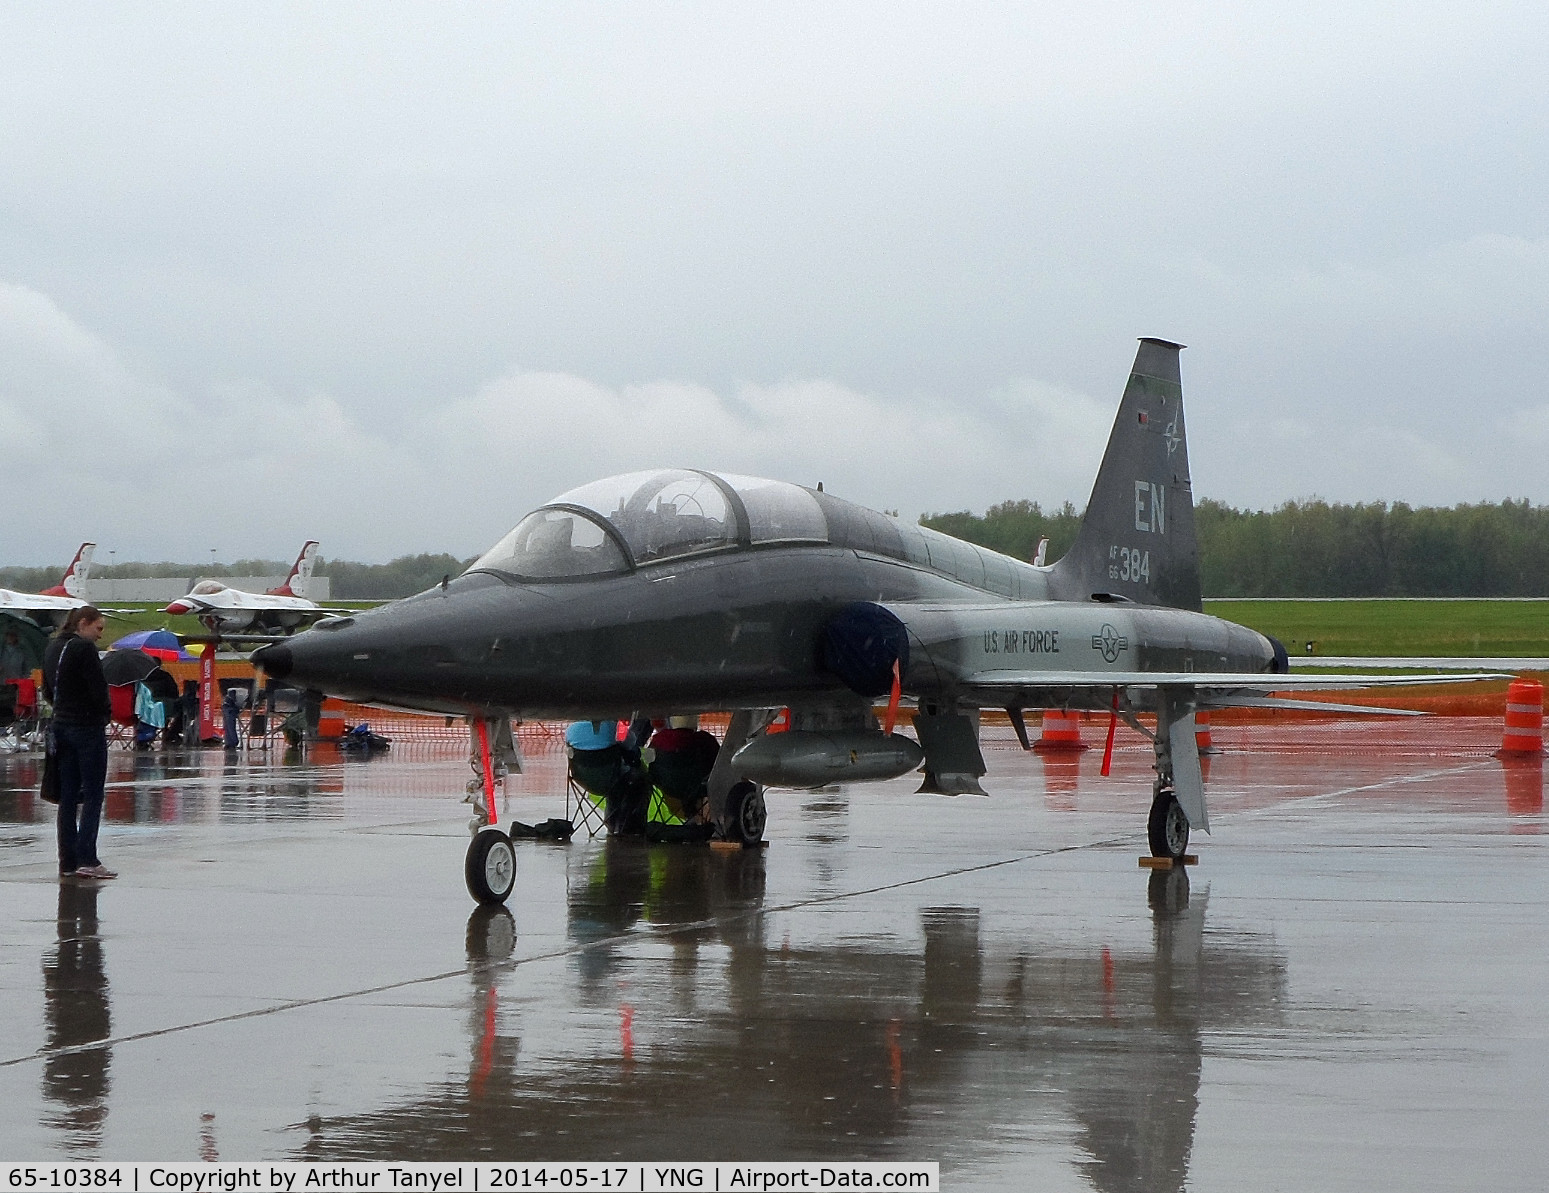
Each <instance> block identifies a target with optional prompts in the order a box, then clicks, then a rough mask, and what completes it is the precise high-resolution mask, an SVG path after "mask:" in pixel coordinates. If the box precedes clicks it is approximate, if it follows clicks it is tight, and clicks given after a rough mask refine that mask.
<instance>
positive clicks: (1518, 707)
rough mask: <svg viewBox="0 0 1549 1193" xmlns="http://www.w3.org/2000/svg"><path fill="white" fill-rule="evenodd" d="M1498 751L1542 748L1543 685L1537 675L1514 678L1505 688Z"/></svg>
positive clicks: (1537, 750)
mask: <svg viewBox="0 0 1549 1193" xmlns="http://www.w3.org/2000/svg"><path fill="white" fill-rule="evenodd" d="M1500 752H1501V753H1502V754H1542V753H1543V752H1544V685H1543V684H1541V683H1539V682H1538V681H1537V680H1536V679H1514V680H1512V681H1511V686H1510V687H1509V688H1507V689H1506V725H1505V727H1504V729H1503V730H1502V732H1501V751H1500Z"/></svg>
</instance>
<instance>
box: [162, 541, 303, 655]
mask: <svg viewBox="0 0 1549 1193" xmlns="http://www.w3.org/2000/svg"><path fill="white" fill-rule="evenodd" d="M316 559H317V542H316V541H315V540H312V541H308V543H307V544H306V546H304V547H302V548H301V554H300V555H298V556H296V562H295V563H294V564H292V565H291V569H290V575H288V576H286V577H285V582H284V583H283V584H281V585H280V586H279V587H278V588H271V589H269V590H268V591H267V592H244V591H243V590H242V589H240V588H231V587H228V586H227V585H225V584H222V583H221V582H220V581H219V580H201V581H200V582H199V583H198V584H195V585H194V586H193V588H191V589H190V590H189V591H188V593H187V594H186V595H185V596H181V597H179V598H178V599H177V600H175V601H173V602H172V603H171V604H170V605H168V606H167V607H166V609H165V612H167V613H174V614H183V613H192V614H193V615H194V616H195V617H197V618H199V620H200V621H202V622H204V624H205V625H206V626H207V627H208V628H209V629H210V631H211V632H212V633H216V634H222V635H225V636H227V637H231V636H233V635H235V636H239V637H256V636H262V635H269V634H289V633H292V632H294V631H295V630H296V629H297V628H298V627H300V626H302V625H307V624H310V623H311V622H314V621H316V620H317V619H318V618H320V617H326V616H327V615H328V612H329V611H328V610H327V609H324V608H323V607H322V606H321V605H319V604H318V603H317V602H316V601H312V600H308V599H307V596H306V593H307V589H308V588H309V586H310V584H311V581H312V565H313V564H314V562H315V561H316Z"/></svg>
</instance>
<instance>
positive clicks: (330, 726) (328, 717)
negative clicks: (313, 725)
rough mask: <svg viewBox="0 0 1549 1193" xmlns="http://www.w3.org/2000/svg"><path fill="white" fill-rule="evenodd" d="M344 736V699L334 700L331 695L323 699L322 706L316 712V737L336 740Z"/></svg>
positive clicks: (322, 739) (323, 739)
mask: <svg viewBox="0 0 1549 1193" xmlns="http://www.w3.org/2000/svg"><path fill="white" fill-rule="evenodd" d="M343 736H344V701H342V700H335V699H334V698H333V697H332V696H329V697H326V698H325V699H324V700H323V707H322V708H321V710H319V712H318V714H317V737H318V740H319V741H338V740H339V739H340V738H341V737H343Z"/></svg>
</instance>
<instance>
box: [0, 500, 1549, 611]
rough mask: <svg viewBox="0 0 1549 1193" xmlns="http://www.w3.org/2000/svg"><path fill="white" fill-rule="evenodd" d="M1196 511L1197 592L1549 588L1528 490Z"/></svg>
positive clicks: (971, 521) (135, 574)
mask: <svg viewBox="0 0 1549 1193" xmlns="http://www.w3.org/2000/svg"><path fill="white" fill-rule="evenodd" d="M1194 517H1195V524H1196V527H1197V529H1198V533H1199V550H1200V570H1201V578H1202V580H1203V584H1204V591H1205V595H1206V596H1211V597H1383V596H1387V597H1397V596H1412V597H1503V596H1540V597H1541V596H1549V506H1543V505H1537V506H1535V505H1533V504H1531V503H1530V502H1529V501H1527V500H1526V499H1523V500H1521V501H1510V500H1507V501H1502V502H1500V503H1499V504H1491V503H1489V502H1485V503H1482V504H1479V505H1458V506H1453V507H1451V508H1437V507H1429V506H1421V507H1418V508H1416V507H1411V506H1409V505H1405V504H1404V503H1402V502H1394V503H1393V504H1391V505H1390V504H1388V503H1387V502H1381V501H1377V502H1370V503H1357V504H1354V505H1345V504H1341V503H1337V502H1336V503H1331V502H1327V501H1316V500H1314V501H1288V502H1286V503H1285V504H1284V505H1282V506H1279V507H1278V508H1276V509H1273V510H1240V509H1234V508H1233V507H1232V506H1229V505H1226V504H1225V503H1223V502H1219V501H1212V500H1211V499H1209V498H1205V499H1203V500H1201V501H1200V502H1199V503H1198V504H1196V505H1195V507H1194ZM920 523H921V525H924V526H929V527H931V528H932V529H934V530H939V531H941V532H942V533H943V534H950V535H953V536H954V537H956V538H960V539H966V540H968V541H969V542H971V543H978V544H980V545H981V546H985V547H989V548H991V549H992V550H995V551H1000V552H1002V553H1003V554H1006V555H1010V556H1013V557H1014V558H1017V559H1030V558H1032V554H1033V551H1034V550H1035V549H1036V548H1037V545H1038V540H1039V539H1040V538H1045V537H1047V538H1048V540H1049V550H1048V555H1047V558H1048V559H1049V560H1050V561H1051V562H1052V561H1054V560H1056V559H1058V558H1059V557H1060V556H1061V555H1063V554H1064V553H1065V552H1066V551H1068V550H1069V549H1070V545H1071V543H1073V542H1074V541H1075V538H1076V531H1077V530H1078V529H1079V528H1080V526H1081V514H1080V512H1079V511H1077V509H1076V508H1075V506H1073V505H1071V504H1070V503H1069V502H1066V503H1065V504H1064V505H1063V506H1061V507H1060V508H1059V509H1057V510H1053V511H1049V512H1046V511H1044V510H1043V509H1042V508H1041V507H1040V506H1039V504H1038V503H1037V502H1036V501H1003V502H1001V503H1000V504H999V505H992V506H991V507H990V508H989V509H988V510H986V511H985V512H984V513H983V514H982V515H980V514H973V513H970V512H969V511H967V510H960V511H957V512H955V513H944V514H925V515H924V516H922V517H921V518H920ZM472 562H473V560H472V559H471V558H469V559H459V558H457V557H456V556H455V555H448V554H444V553H443V554H420V555H403V556H400V557H399V558H397V559H394V560H393V561H391V562H390V563H354V562H351V561H349V560H341V559H330V560H323V559H319V560H318V563H317V569H316V570H317V574H318V575H320V576H328V577H330V579H331V580H332V582H333V584H332V591H333V599H334V600H338V601H359V600H392V599H395V598H397V597H405V596H412V595H413V594H414V593H416V592H423V591H424V590H425V589H427V588H430V587H432V586H433V585H436V584H439V583H440V582H441V577H442V576H447V575H451V576H456V575H460V574H461V573H462V572H463V570H464V569H465V568H467V567H468V565H469V564H470V563H472ZM64 567H65V565H64V564H63V563H61V564H59V565H58V566H57V567H52V568H48V567H44V568H18V567H9V568H0V587H5V588H14V589H17V590H19V591H22V592H37V591H38V590H40V589H43V588H48V587H50V586H52V585H54V584H57V583H59V577H60V575H61V574H62V573H63V572H64ZM289 568H290V561H289V560H284V561H280V560H273V559H242V560H238V561H236V562H235V563H230V564H213V565H212V564H211V563H209V562H208V561H205V562H203V563H153V564H147V563H121V564H117V565H116V566H111V567H100V566H95V565H94V566H93V569H92V575H93V576H100V577H104V578H107V577H114V578H123V579H133V578H152V577H161V576H210V577H216V578H219V577H222V576H280V575H284V574H285V572H286V571H287V570H289Z"/></svg>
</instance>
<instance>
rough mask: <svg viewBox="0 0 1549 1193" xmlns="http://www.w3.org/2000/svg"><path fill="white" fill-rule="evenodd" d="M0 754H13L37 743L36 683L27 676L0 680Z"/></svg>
mask: <svg viewBox="0 0 1549 1193" xmlns="http://www.w3.org/2000/svg"><path fill="white" fill-rule="evenodd" d="M0 730H4V735H3V736H0V753H5V754H14V753H16V752H17V751H20V750H30V749H32V748H33V747H34V746H36V745H37V744H38V737H39V735H38V685H37V683H36V682H35V681H33V680H30V679H8V680H6V681H5V682H4V683H0Z"/></svg>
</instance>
